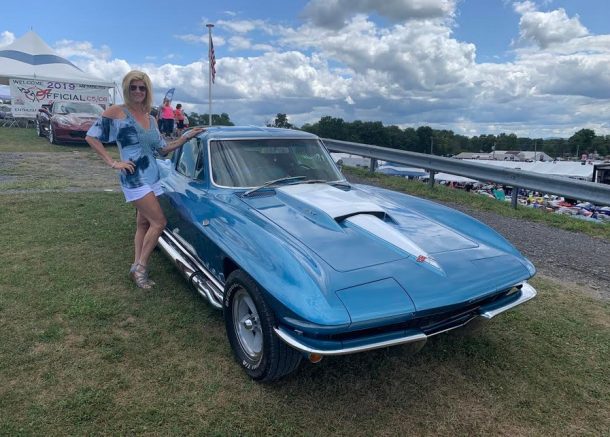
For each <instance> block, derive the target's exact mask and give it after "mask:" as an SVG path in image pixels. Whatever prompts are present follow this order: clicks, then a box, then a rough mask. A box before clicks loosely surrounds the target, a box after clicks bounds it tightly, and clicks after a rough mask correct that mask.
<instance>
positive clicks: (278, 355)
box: [223, 270, 302, 381]
mask: <svg viewBox="0 0 610 437" xmlns="http://www.w3.org/2000/svg"><path fill="white" fill-rule="evenodd" d="M223 314H224V319H225V326H226V329H227V336H228V338H229V343H230V344H231V348H232V349H233V354H234V355H235V359H236V360H237V362H238V363H239V364H240V365H241V366H242V368H243V369H244V370H245V372H246V373H247V374H248V375H249V376H250V377H251V378H252V379H254V380H257V381H274V380H276V379H279V378H281V377H282V376H285V375H287V374H289V373H291V372H293V371H294V370H296V368H297V367H298V366H299V363H300V362H301V358H302V355H301V354H300V353H299V352H297V351H296V350H294V349H292V348H291V347H289V346H288V345H287V344H285V343H284V342H283V341H281V340H280V339H279V338H278V337H277V336H276V335H275V333H274V332H273V327H274V326H275V316H274V314H273V312H272V310H271V308H269V306H268V305H267V303H266V302H265V299H264V297H263V295H262V293H261V291H260V289H259V287H258V285H257V284H256V282H254V280H253V279H252V278H251V277H250V276H248V275H247V274H246V273H245V272H244V271H242V270H236V271H234V272H233V273H231V274H230V275H229V277H228V278H227V283H226V286H225V295H224V305H223Z"/></svg>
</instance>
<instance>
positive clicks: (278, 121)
mask: <svg viewBox="0 0 610 437" xmlns="http://www.w3.org/2000/svg"><path fill="white" fill-rule="evenodd" d="M267 126H268V127H281V128H283V129H294V126H293V125H292V124H290V123H289V122H288V117H287V116H286V114H282V113H279V112H278V113H277V116H276V117H275V120H274V122H273V124H267Z"/></svg>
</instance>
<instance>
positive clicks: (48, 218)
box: [0, 193, 610, 435]
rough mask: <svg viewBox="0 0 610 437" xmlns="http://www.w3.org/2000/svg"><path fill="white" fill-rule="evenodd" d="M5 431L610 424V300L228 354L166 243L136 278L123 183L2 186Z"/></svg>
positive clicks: (557, 430) (311, 431) (322, 431)
mask: <svg viewBox="0 0 610 437" xmlns="http://www.w3.org/2000/svg"><path fill="white" fill-rule="evenodd" d="M0 202H1V204H2V208H0V223H2V227H0V248H1V250H2V268H1V269H0V290H1V292H0V332H2V341H0V412H1V414H0V434H2V435H42V434H44V435H47V434H48V435H58V434H61V435H89V434H153V435H168V434H172V435H184V434H191V435H192V434H197V435H236V434H240V435H265V434H271V435H329V434H337V435H354V434H357V435H373V434H375V435H390V434H396V435H439V434H441V435H489V434H494V435H496V434H503V435H604V434H605V435H607V434H608V430H609V429H610V410H609V409H608V405H610V364H609V363H610V350H609V349H610V305H609V304H608V302H606V301H599V300H594V299H593V298H590V297H587V296H586V295H584V294H578V293H575V292H572V291H569V290H566V289H564V288H562V287H561V286H560V285H558V284H556V283H554V282H552V281H550V280H548V279H544V278H539V279H536V280H534V281H533V284H534V286H536V287H537V289H538V290H539V296H538V298H536V299H535V300H533V301H532V302H529V303H527V304H526V305H523V306H521V307H519V308H517V309H515V310H513V311H511V312H509V313H507V314H504V315H502V316H499V317H498V319H497V320H494V321H493V322H491V323H489V325H488V326H486V328H485V329H484V330H483V331H481V332H479V333H478V334H476V335H472V336H460V335H457V334H447V335H441V336H438V337H433V338H432V339H430V341H429V342H428V344H427V345H426V347H425V348H424V349H423V350H422V351H421V352H420V353H418V354H416V355H409V354H408V353H407V351H406V349H405V348H401V347H397V348H391V349H389V350H381V351H374V352H370V353H364V354H358V355H351V356H345V357H338V358H332V359H329V358H326V359H324V360H323V361H322V362H321V363H320V364H318V365H312V364H308V363H304V364H303V365H302V366H301V368H300V369H299V371H298V372H297V373H295V374H294V375H292V376H291V377H289V378H287V379H285V380H282V381H280V382H278V383H277V384H274V385H260V384H257V383H254V382H252V381H250V380H249V379H248V378H247V377H246V376H245V375H244V373H243V372H242V371H241V370H240V368H239V367H238V365H237V364H236V363H234V361H233V358H232V356H231V353H230V350H229V345H228V342H227V340H226V337H225V332H224V326H223V321H222V316H221V314H220V313H219V312H217V311H216V310H213V309H211V308H210V307H209V306H208V305H207V304H205V303H204V302H203V300H202V299H200V298H199V297H198V296H197V295H196V294H195V293H194V292H193V291H192V290H191V289H189V288H188V287H187V286H186V285H185V281H184V280H183V279H182V277H181V276H180V275H179V274H178V273H177V271H176V270H175V269H174V268H173V267H172V266H171V265H170V263H169V262H168V261H167V260H166V259H165V257H163V256H162V255H161V254H160V253H155V254H154V255H153V259H152V273H153V277H154V279H155V280H156V281H157V283H158V286H157V287H156V288H155V289H153V290H151V291H143V290H140V289H137V288H135V287H134V286H133V284H132V283H131V282H130V281H129V279H128V277H127V269H128V267H129V264H130V263H131V261H132V253H131V247H132V236H133V227H134V226H133V225H134V213H133V209H132V208H131V207H130V206H128V205H126V204H125V203H124V201H123V199H122V196H121V195H120V194H117V193H79V194H75V193H71V194H66V193H51V194H29V195H6V194H4V195H2V194H0Z"/></svg>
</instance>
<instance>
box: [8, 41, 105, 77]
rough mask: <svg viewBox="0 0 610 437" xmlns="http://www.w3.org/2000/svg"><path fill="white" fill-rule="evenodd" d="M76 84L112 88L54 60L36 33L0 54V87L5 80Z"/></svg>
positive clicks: (60, 60)
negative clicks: (50, 81) (37, 80)
mask: <svg viewBox="0 0 610 437" xmlns="http://www.w3.org/2000/svg"><path fill="white" fill-rule="evenodd" d="M13 78H15V79H17V78H19V79H39V80H53V81H63V82H77V83H80V84H87V85H98V86H104V87H107V88H114V83H112V82H109V81H107V80H104V79H99V78H97V77H94V76H91V75H90V74H88V73H85V72H84V71H82V70H81V69H80V68H78V67H77V66H76V65H74V64H73V63H71V62H70V61H68V60H67V59H65V58H62V57H61V56H58V55H57V54H56V53H55V52H54V51H53V49H52V48H51V47H49V46H48V45H47V44H46V43H45V42H44V41H43V40H42V39H41V38H40V37H39V36H38V35H37V34H36V33H34V32H32V31H30V32H28V33H26V34H25V35H23V36H22V37H21V38H19V39H18V40H16V41H15V42H13V43H12V44H10V45H8V46H6V47H3V48H2V49H1V50H0V84H4V85H8V84H9V79H13Z"/></svg>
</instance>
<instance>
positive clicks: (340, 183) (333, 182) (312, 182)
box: [299, 179, 352, 188]
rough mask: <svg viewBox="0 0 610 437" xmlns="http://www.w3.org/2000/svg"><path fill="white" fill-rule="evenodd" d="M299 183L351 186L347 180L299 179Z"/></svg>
mask: <svg viewBox="0 0 610 437" xmlns="http://www.w3.org/2000/svg"><path fill="white" fill-rule="evenodd" d="M299 183H300V184H328V185H332V186H339V187H342V188H351V187H352V186H351V185H350V184H348V183H347V182H341V181H327V180H326V179H307V180H305V181H300V182H299Z"/></svg>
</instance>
